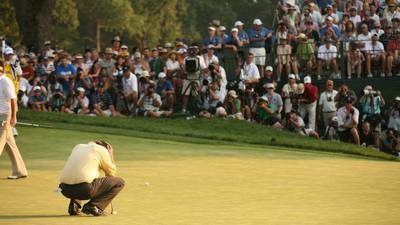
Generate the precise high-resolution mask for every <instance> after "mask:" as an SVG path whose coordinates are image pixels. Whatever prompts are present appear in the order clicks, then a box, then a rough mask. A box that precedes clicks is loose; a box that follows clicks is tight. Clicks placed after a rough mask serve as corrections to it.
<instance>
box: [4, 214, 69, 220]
mask: <svg viewBox="0 0 400 225" xmlns="http://www.w3.org/2000/svg"><path fill="white" fill-rule="evenodd" d="M63 217H65V218H66V217H71V216H69V215H65V214H63V215H0V220H18V219H36V218H42V219H43V218H63Z"/></svg>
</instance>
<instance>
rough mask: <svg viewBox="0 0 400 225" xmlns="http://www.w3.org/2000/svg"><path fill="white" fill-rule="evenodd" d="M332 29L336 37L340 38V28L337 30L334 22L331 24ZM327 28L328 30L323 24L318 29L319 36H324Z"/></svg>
mask: <svg viewBox="0 0 400 225" xmlns="http://www.w3.org/2000/svg"><path fill="white" fill-rule="evenodd" d="M332 29H333V31H334V32H335V35H336V37H337V38H340V30H339V27H338V26H336V25H335V24H332ZM327 30H328V27H327V26H324V27H323V28H321V29H320V30H319V34H320V36H321V37H322V36H324V35H325V33H326V31H327Z"/></svg>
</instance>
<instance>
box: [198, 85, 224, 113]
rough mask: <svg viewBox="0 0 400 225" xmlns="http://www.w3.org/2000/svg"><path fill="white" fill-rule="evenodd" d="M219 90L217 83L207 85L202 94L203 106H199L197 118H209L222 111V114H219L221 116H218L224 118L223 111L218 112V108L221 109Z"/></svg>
mask: <svg viewBox="0 0 400 225" xmlns="http://www.w3.org/2000/svg"><path fill="white" fill-rule="evenodd" d="M219 88H220V87H219V83H218V81H213V82H211V83H210V84H209V85H208V88H207V89H206V90H205V92H202V99H203V102H202V103H203V104H202V106H201V110H200V113H199V116H201V117H205V118H211V117H212V116H213V115H215V114H216V113H217V111H218V112H221V111H224V113H221V114H222V115H219V116H222V117H225V116H226V111H225V110H219V108H220V107H222V101H221V99H222V96H221V93H220V92H219Z"/></svg>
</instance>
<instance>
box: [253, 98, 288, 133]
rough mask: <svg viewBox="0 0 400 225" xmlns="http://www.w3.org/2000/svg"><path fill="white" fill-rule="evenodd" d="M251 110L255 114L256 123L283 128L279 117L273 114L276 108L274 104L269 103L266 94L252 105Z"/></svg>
mask: <svg viewBox="0 0 400 225" xmlns="http://www.w3.org/2000/svg"><path fill="white" fill-rule="evenodd" d="M252 111H253V113H255V115H256V121H257V123H261V124H264V125H268V126H272V127H275V128H278V129H282V128H283V126H282V124H281V123H280V122H279V119H278V118H276V117H275V115H274V112H275V111H276V108H275V106H274V105H272V104H270V102H269V100H268V98H267V96H262V97H260V98H259V99H258V101H257V103H256V104H255V105H254V107H253V109H252Z"/></svg>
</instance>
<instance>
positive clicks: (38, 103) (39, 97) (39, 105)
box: [29, 86, 47, 112]
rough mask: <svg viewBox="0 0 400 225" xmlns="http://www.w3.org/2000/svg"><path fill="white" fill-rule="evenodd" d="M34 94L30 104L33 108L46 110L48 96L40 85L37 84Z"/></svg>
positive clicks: (41, 110)
mask: <svg viewBox="0 0 400 225" xmlns="http://www.w3.org/2000/svg"><path fill="white" fill-rule="evenodd" d="M32 91H33V94H32V96H30V98H29V105H30V106H31V108H32V110H34V111H40V112H44V111H46V104H47V100H46V96H45V95H44V94H43V92H42V89H41V87H40V86H35V87H34V88H33V90H32Z"/></svg>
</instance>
